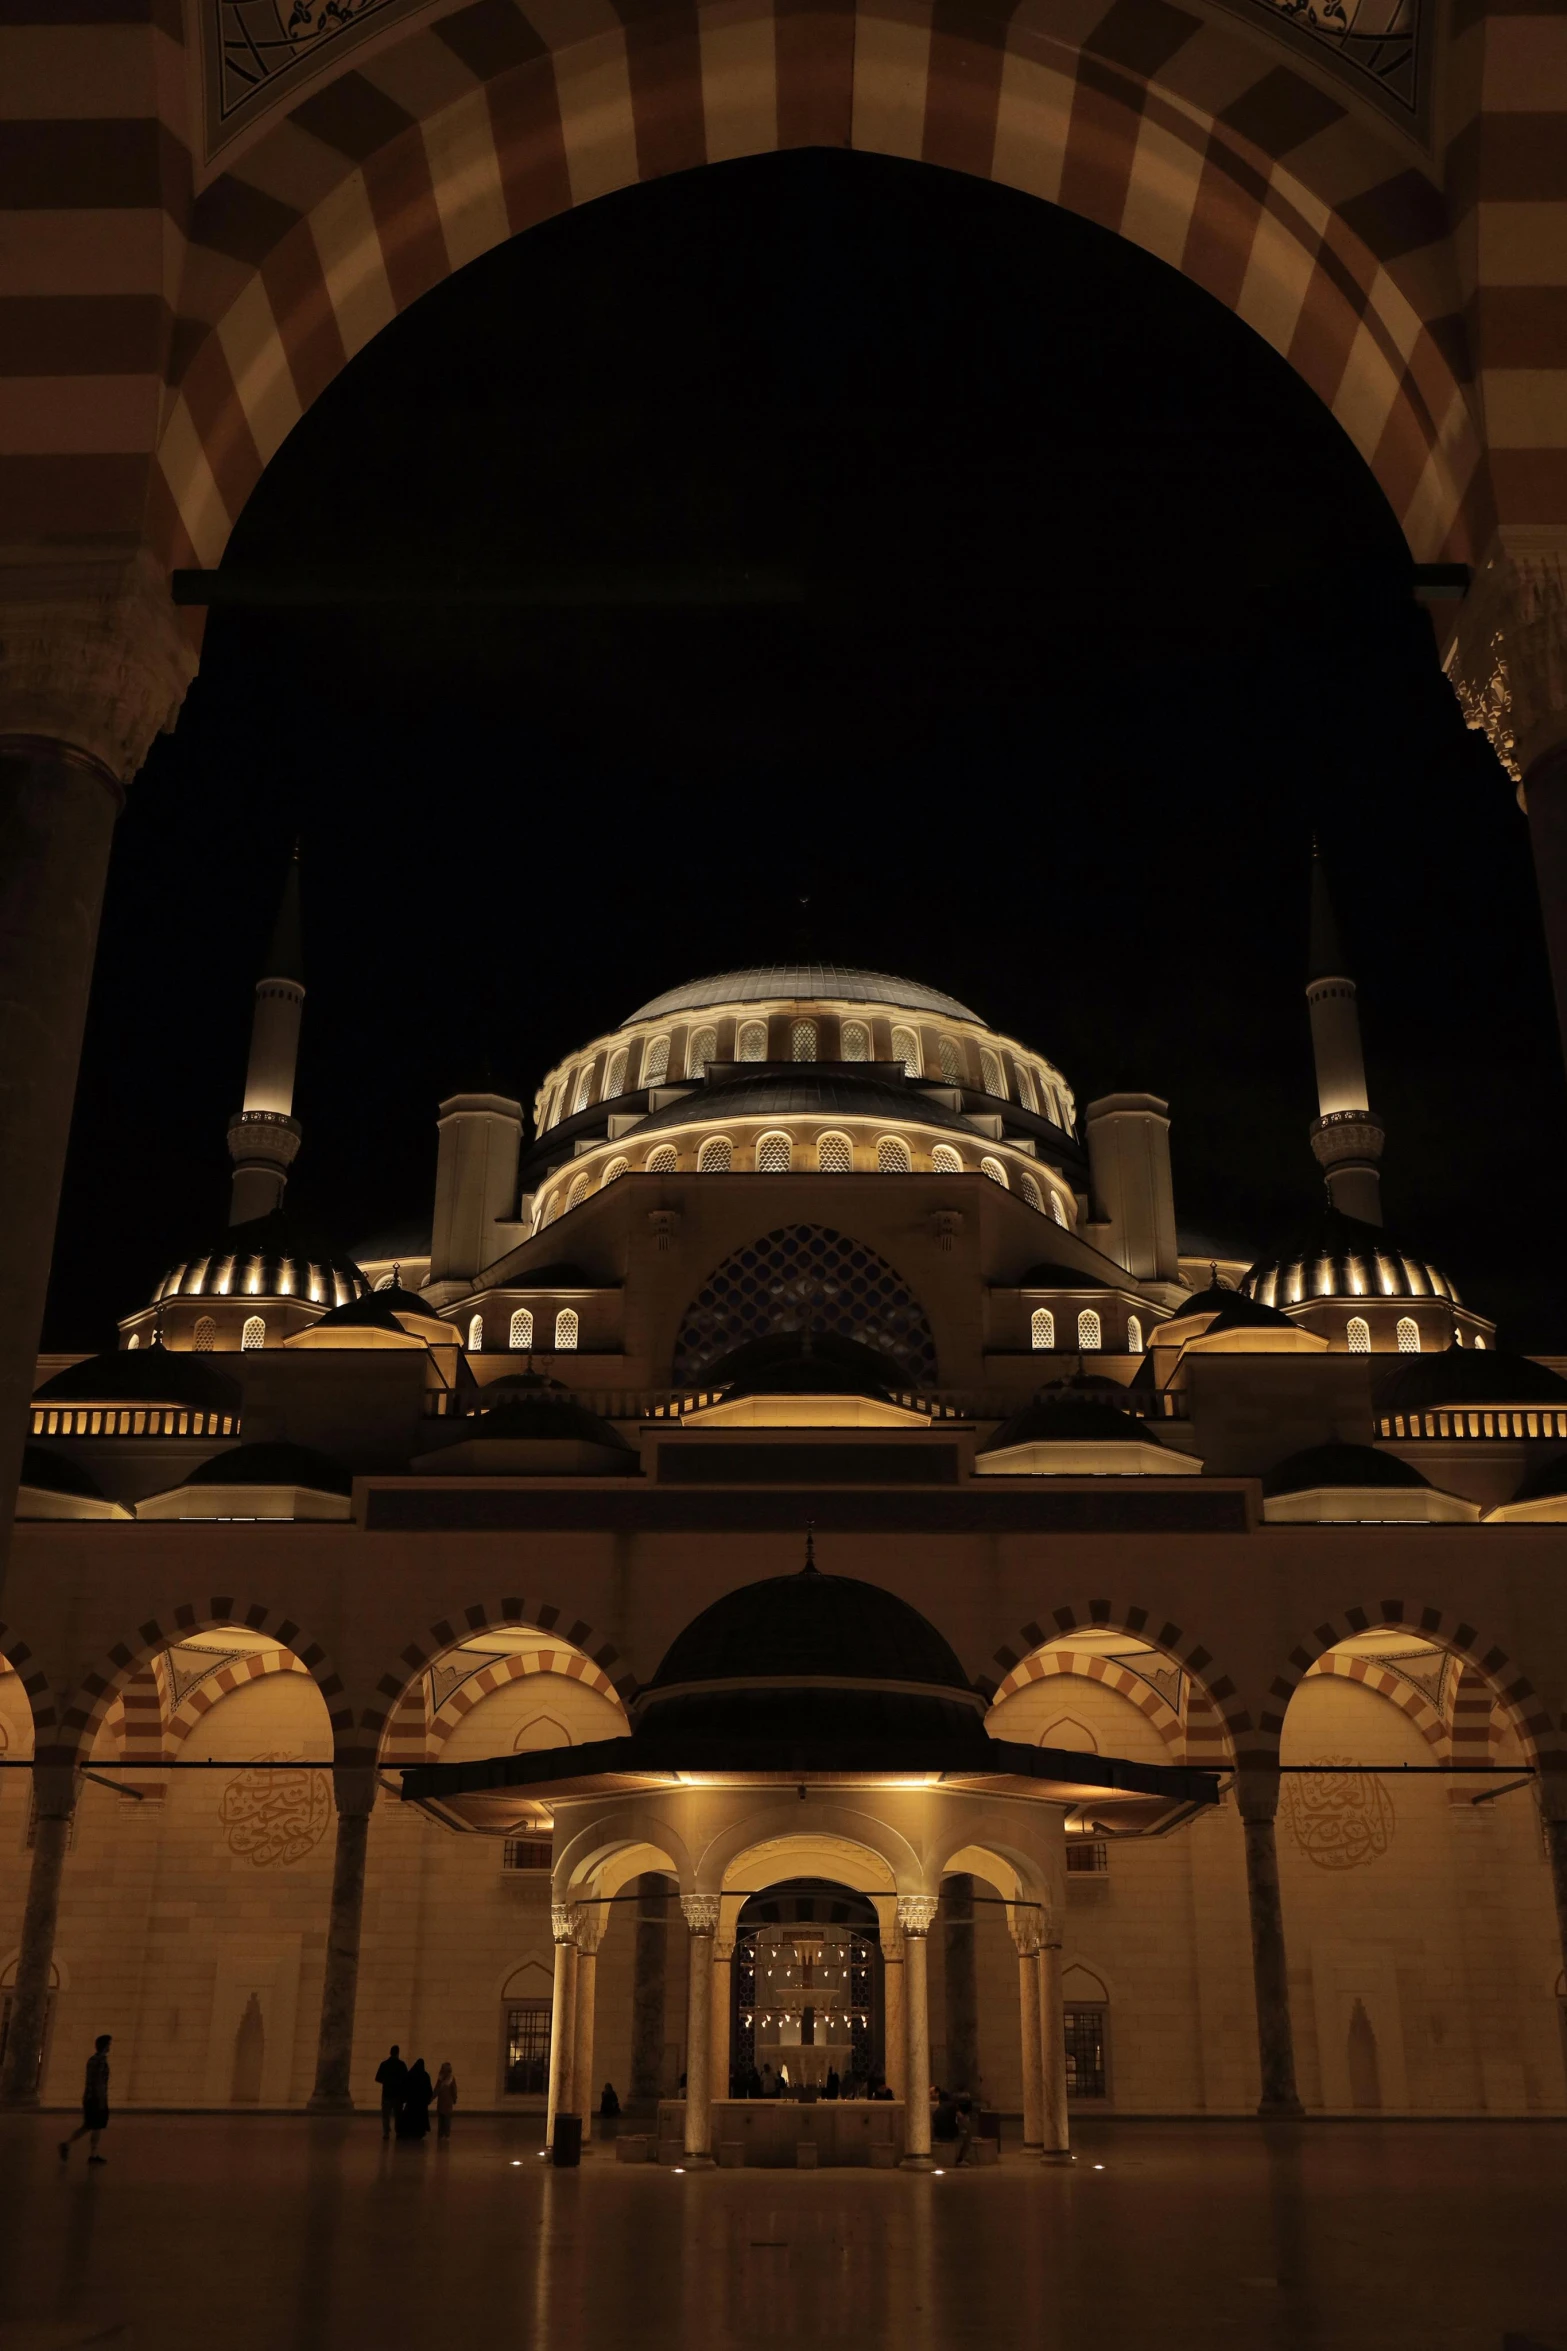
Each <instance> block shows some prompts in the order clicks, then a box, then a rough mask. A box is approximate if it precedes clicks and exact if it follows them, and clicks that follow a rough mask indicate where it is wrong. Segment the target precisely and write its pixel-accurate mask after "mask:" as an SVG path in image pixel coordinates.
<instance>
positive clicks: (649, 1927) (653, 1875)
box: [631, 1870, 669, 2102]
mask: <svg viewBox="0 0 1567 2351" xmlns="http://www.w3.org/2000/svg"><path fill="white" fill-rule="evenodd" d="M668 1955H669V1880H668V1879H667V1878H663V1877H660V1876H659V1875H658V1874H657V1872H656V1871H654V1870H645V1871H644V1872H643V1874H642V1876H641V1877H639V1878H638V1880H637V1945H636V1958H635V1962H634V1973H633V1976H632V1986H631V2095H632V2097H633V2099H635V2100H637V2101H639V2102H645V2101H647V2100H648V2099H656V2098H657V2097H658V2094H659V2092H660V2090H661V2089H662V2088H663V2080H662V2070H663V2063H664V1977H665V1969H666V1965H667V1961H668Z"/></svg>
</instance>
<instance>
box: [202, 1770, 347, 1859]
mask: <svg viewBox="0 0 1567 2351" xmlns="http://www.w3.org/2000/svg"><path fill="white" fill-rule="evenodd" d="M255 1760H256V1762H257V1764H271V1765H273V1766H275V1767H276V1768H274V1769H272V1770H270V1771H260V1770H256V1771H240V1772H236V1773H235V1774H234V1777H233V1778H232V1779H231V1780H230V1781H229V1783H228V1786H227V1787H226V1788H225V1789H224V1791H223V1794H222V1797H221V1799H220V1800H219V1803H218V1818H219V1820H220V1821H221V1822H222V1824H223V1827H224V1829H225V1831H226V1832H227V1836H228V1848H229V1851H230V1852H231V1853H232V1854H233V1855H234V1856H235V1858H236V1859H237V1860H240V1861H248V1862H250V1863H252V1864H253V1866H254V1867H255V1868H257V1869H289V1868H292V1866H293V1864H294V1863H295V1862H296V1861H303V1860H304V1859H305V1857H306V1855H307V1854H310V1853H313V1852H314V1851H315V1849H316V1847H317V1846H318V1845H319V1844H320V1842H321V1840H322V1838H323V1837H324V1836H325V1835H326V1828H327V1822H328V1821H329V1820H330V1819H331V1817H332V1798H331V1794H330V1791H329V1790H328V1788H327V1784H326V1773H325V1772H324V1771H303V1770H301V1769H300V1768H299V1767H298V1765H297V1764H295V1765H294V1766H293V1768H292V1769H290V1768H288V1767H289V1765H290V1763H291V1758H290V1757H289V1756H288V1755H286V1754H269V1755H258V1756H257V1757H256V1758H255Z"/></svg>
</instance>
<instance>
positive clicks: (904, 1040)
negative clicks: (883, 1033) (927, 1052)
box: [892, 1029, 920, 1078]
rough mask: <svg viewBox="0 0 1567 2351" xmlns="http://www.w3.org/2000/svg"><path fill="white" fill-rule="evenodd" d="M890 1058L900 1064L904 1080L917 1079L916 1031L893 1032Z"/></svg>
mask: <svg viewBox="0 0 1567 2351" xmlns="http://www.w3.org/2000/svg"><path fill="white" fill-rule="evenodd" d="M892 1058H893V1060H894V1061H901V1062H902V1064H903V1074H904V1076H905V1077H906V1078H917V1077H918V1076H919V1074H920V1039H919V1031H918V1029H894V1030H893V1032H892Z"/></svg>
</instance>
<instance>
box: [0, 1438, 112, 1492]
mask: <svg viewBox="0 0 1567 2351" xmlns="http://www.w3.org/2000/svg"><path fill="white" fill-rule="evenodd" d="M20 1483H21V1485H22V1486H23V1487H24V1488H26V1487H31V1489H32V1491H33V1492H34V1493H35V1494H70V1495H72V1496H74V1497H76V1498H77V1499H79V1500H81V1501H84V1502H101V1501H102V1500H103V1498H104V1495H103V1488H102V1487H101V1486H100V1485H99V1483H98V1481H97V1479H96V1478H95V1477H92V1476H90V1475H89V1474H88V1472H87V1471H86V1470H85V1469H83V1467H82V1465H81V1463H80V1462H79V1461H68V1460H67V1459H66V1457H65V1455H64V1454H63V1453H51V1452H50V1450H49V1448H48V1446H47V1445H24V1446H23V1447H22V1475H21V1480H20Z"/></svg>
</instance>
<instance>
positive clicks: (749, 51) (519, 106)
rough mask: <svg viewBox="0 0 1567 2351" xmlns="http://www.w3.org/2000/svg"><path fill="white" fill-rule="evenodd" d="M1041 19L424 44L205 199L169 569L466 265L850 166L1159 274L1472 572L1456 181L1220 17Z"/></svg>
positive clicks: (821, 19)
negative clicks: (616, 213)
mask: <svg viewBox="0 0 1567 2351" xmlns="http://www.w3.org/2000/svg"><path fill="white" fill-rule="evenodd" d="M1051 14H1052V17H1053V19H1054V21H1053V22H1050V23H1044V22H1041V21H1040V18H1041V12H1040V11H1039V10H1037V9H1036V8H1033V7H1023V6H1019V7H1016V8H1015V9H1013V10H1012V11H1011V12H1010V13H1008V12H1006V11H1001V12H997V13H994V14H992V13H988V12H985V11H983V10H981V9H980V8H979V7H978V5H977V0H942V5H941V7H939V8H937V9H933V10H931V11H929V12H927V11H925V10H923V9H916V10H912V11H911V10H909V9H907V8H905V7H903V6H902V5H901V4H900V0H860V4H859V5H858V6H856V5H855V4H854V0H822V5H820V6H819V7H816V8H807V9H801V8H800V7H798V6H797V5H795V4H794V0H747V4H746V6H745V7H744V8H743V9H742V10H739V11H737V10H736V9H735V7H734V6H733V5H732V0H707V4H706V5H701V4H700V0H699V4H698V5H696V6H689V7H685V8H682V9H680V10H678V11H676V10H670V11H668V12H667V13H666V12H661V11H660V10H659V9H658V8H657V6H656V5H654V6H651V7H649V8H647V9H643V8H642V7H637V8H635V9H633V8H631V7H628V6H626V5H625V0H620V5H619V6H618V7H613V8H604V9H602V10H596V11H595V12H594V13H593V15H592V17H591V19H590V18H588V17H587V16H586V15H585V14H578V12H577V9H576V7H575V6H574V5H573V0H566V5H565V6H563V7H562V8H560V9H558V10H555V11H551V12H550V13H549V15H548V16H547V17H544V18H542V20H541V18H540V13H539V12H538V11H537V10H535V11H534V14H533V16H531V17H530V16H526V15H524V14H523V12H522V10H521V8H520V7H519V6H517V5H515V4H514V0H475V4H474V5H470V6H467V7H461V8H458V9H456V10H454V11H452V12H450V13H447V14H445V15H443V16H442V17H441V18H440V19H439V20H438V21H436V22H434V23H426V24H423V25H419V26H415V27H413V28H411V29H410V30H409V32H408V33H407V35H406V37H405V38H403V39H402V40H401V41H400V42H398V43H397V44H396V45H395V46H392V47H388V48H384V49H382V50H380V51H379V52H377V53H376V54H374V55H370V56H367V57H366V58H365V59H364V61H363V62H362V63H361V64H359V65H357V66H355V67H352V68H350V69H349V70H347V71H345V72H343V73H341V74H340V75H338V76H337V77H336V79H334V80H332V81H330V82H327V83H326V84H324V85H322V86H319V87H318V88H316V89H315V90H314V91H313V92H312V93H311V94H310V95H308V96H307V97H306V98H304V99H303V100H302V102H301V103H300V104H299V105H297V106H296V107H295V108H294V109H293V111H292V112H291V113H290V114H289V115H288V116H287V117H286V118H285V119H284V120H283V121H282V122H280V123H278V124H277V125H275V126H273V127H272V128H270V129H269V130H268V131H267V132H265V133H264V134H263V135H262V136H261V137H260V138H259V139H258V140H257V141H256V143H255V144H253V145H252V146H250V147H249V148H248V149H247V150H245V151H243V152H241V153H240V154H239V155H238V156H237V158H236V160H235V161H234V163H233V164H232V166H231V167H230V168H229V169H228V170H227V171H224V172H222V173H221V174H220V175H219V176H218V177H217V178H216V179H215V180H214V181H213V182H212V184H211V185H210V186H208V187H207V188H206V189H205V190H204V191H203V193H202V194H201V195H200V196H199V197H198V199H197V200H196V204H195V207H194V212H193V216H192V221H191V244H190V251H189V260H188V265H187V270H186V286H185V293H184V299H183V307H184V310H185V312H186V313H187V315H186V316H184V317H183V318H182V319H181V320H180V321H179V322H178V323H177V325H176V329H175V335H174V343H173V348H174V351H175V352H176V353H178V354H179V355H180V359H181V362H182V364H181V365H180V367H179V369H178V382H177V385H176V387H175V389H174V392H173V396H172V397H171V398H170V399H169V400H168V401H167V402H166V403H165V412H164V424H163V428H162V433H161V439H160V445H159V451H158V468H157V474H156V478H155V481H154V486H153V504H154V530H155V534H156V536H157V538H158V540H159V543H160V551H161V552H162V553H164V554H165V555H166V557H167V558H168V559H169V560H170V561H172V562H176V563H179V562H186V563H188V562H192V561H194V562H197V563H201V564H215V563H216V562H217V561H218V559H219V557H220V556H221V554H222V552H223V548H224V545H225V543H226V541H227V538H228V534H229V531H230V529H231V527H232V525H233V523H234V521H235V519H236V517H237V516H238V514H239V513H240V511H241V509H242V508H243V506H244V504H245V501H246V499H247V498H248V497H249V495H250V493H251V491H252V490H253V489H254V487H255V484H256V482H257V480H258V479H259V478H260V475H261V472H262V470H263V468H264V467H265V465H266V464H267V462H268V460H269V459H270V458H271V456H272V455H273V453H274V452H275V451H276V449H277V448H278V446H279V444H280V443H281V442H282V440H283V439H284V437H285V436H286V434H287V433H288V432H289V431H290V429H291V428H292V426H293V425H294V424H295V423H296V422H297V421H298V419H299V417H300V416H301V415H302V414H303V412H304V410H305V409H306V408H308V407H309V405H310V404H311V402H312V401H313V400H315V399H316V398H317V396H318V395H319V394H320V392H321V391H322V390H323V389H324V387H325V386H326V385H327V384H328V383H329V382H330V381H331V380H332V378H333V377H334V376H335V375H336V374H337V373H338V371H339V370H340V369H341V368H342V367H343V366H344V365H345V363H346V362H347V360H348V359H350V358H351V357H352V356H353V355H354V353H355V352H357V351H359V350H360V349H362V348H363V346H364V345H365V344H366V343H367V342H368V341H369V340H370V338H371V337H372V336H373V335H374V334H376V333H377V332H378V331H379V329H380V328H382V327H383V326H385V325H386V324H387V323H388V322H389V321H390V320H391V319H392V318H394V317H396V316H397V314H398V313H399V312H401V311H402V310H404V309H406V308H407V307H408V306H409V304H411V303H412V302H414V301H416V300H417V299H418V298H419V296H420V295H421V294H424V293H426V292H427V291H428V290H429V289H430V288H431V287H433V286H435V285H437V284H439V283H440V282H441V281H442V280H443V279H444V278H445V277H447V276H448V275H449V274H450V273H451V272H452V271H453V270H456V269H459V268H461V267H462V266H463V265H464V264H465V263H467V262H469V261H472V260H474V259H476V258H477V257H478V256H479V255H480V254H483V253H485V252H487V251H489V250H490V249H491V248H492V247H494V246H496V245H498V244H500V243H502V242H503V241H504V240H506V239H507V238H509V237H512V236H514V235H516V234H518V233H519V232H520V231H522V230H524V229H526V228H529V227H531V226H533V225H534V224H535V223H537V222H539V221H542V220H546V219H549V218H551V217H553V216H555V215H557V214H559V213H562V212H565V211H567V210H569V209H571V208H572V207H573V206H575V205H577V204H581V203H584V202H587V201H589V200H590V199H592V198H593V197H596V196H600V195H604V194H607V193H610V192H611V191H613V190H617V189H622V188H626V187H630V186H633V185H636V184H638V183H639V182H642V181H645V180H652V179H657V178H660V177H662V176H664V175H665V174H667V173H670V172H675V171H685V170H688V169H691V168H693V167H695V166H697V165H699V164H703V163H708V162H721V161H725V160H729V159H733V158H736V157H740V156H750V155H761V154H767V153H773V152H777V151H779V150H782V149H788V148H795V147H810V146H831V147H838V148H842V147H850V148H854V149H858V150H860V151H862V152H865V153H872V154H881V155H889V156H902V157H906V158H909V159H911V160H919V161H924V162H927V163H931V164H936V165H940V166H943V167H945V168H947V169H950V170H954V171H962V172H965V173H968V174H971V175H973V176H975V177H978V178H982V179H990V180H994V181H995V182H997V183H998V184H1001V185H1005V186H1009V187H1013V188H1016V189H1019V190H1022V191H1024V192H1026V193H1030V194H1033V195H1036V196H1039V197H1041V198H1043V199H1045V200H1046V201H1048V202H1050V203H1054V204H1059V205H1061V206H1063V207H1064V208H1065V209H1067V210H1069V211H1072V212H1075V213H1077V214H1079V215H1080V216H1082V217H1083V218H1085V219H1089V220H1092V221H1094V222H1096V223H1098V224H1099V225H1101V226H1103V227H1105V228H1108V229H1110V230H1112V231H1114V232H1116V233H1118V234H1120V235H1122V236H1124V237H1126V238H1128V239H1130V240H1131V241H1132V242H1134V243H1136V244H1139V245H1141V246H1142V247H1143V248H1144V249H1145V250H1147V251H1149V252H1151V253H1153V254H1154V255H1155V256H1156V257H1158V258H1159V259H1161V260H1164V261H1166V262H1168V263H1169V264H1171V265H1172V266H1173V267H1175V268H1176V269H1179V270H1180V271H1182V272H1183V274H1184V275H1186V276H1187V277H1189V278H1191V279H1192V281H1193V282H1194V283H1195V284H1197V285H1199V286H1201V287H1203V288H1204V289H1205V290H1206V291H1207V292H1209V293H1210V294H1212V295H1214V296H1215V297H1216V298H1217V299H1218V300H1219V301H1221V302H1223V303H1224V304H1225V305H1226V306H1227V307H1228V308H1230V309H1232V310H1233V311H1234V312H1235V314H1236V315H1237V317H1239V318H1241V319H1242V320H1244V321H1245V322H1246V323H1247V324H1248V325H1250V326H1251V327H1253V328H1254V329H1255V330H1256V332H1257V333H1259V334H1260V335H1262V336H1263V337H1264V339H1265V340H1266V341H1268V342H1269V343H1270V344H1271V345H1272V346H1273V348H1274V349H1275V350H1276V351H1278V352H1279V353H1280V354H1281V356H1283V357H1284V358H1285V359H1286V360H1287V361H1288V362H1289V364H1290V365H1292V366H1293V367H1294V368H1295V369H1296V370H1297V372H1298V373H1299V374H1300V375H1301V376H1302V378H1303V379H1304V380H1305V381H1306V382H1307V383H1308V384H1310V385H1311V387H1312V389H1313V390H1315V391H1316V392H1317V393H1318V394H1319V396H1320V397H1321V398H1322V400H1323V401H1324V402H1325V403H1326V404H1327V406H1328V407H1329V408H1330V409H1331V410H1332V412H1333V414H1334V415H1335V416H1336V417H1337V419H1338V420H1339V422H1340V423H1341V424H1342V425H1343V427H1344V428H1345V430H1346V432H1347V433H1348V435H1349V437H1350V439H1351V441H1352V442H1353V443H1354V445H1355V446H1356V448H1357V449H1358V450H1359V451H1360V453H1361V455H1362V456H1363V457H1364V459H1365V461H1366V463H1367V464H1368V465H1369V466H1370V467H1371V468H1372V470H1373V472H1374V473H1375V475H1376V477H1377V479H1378V480H1379V482H1380V483H1381V485H1382V487H1383V490H1384V491H1385V493H1386V495H1387V498H1388V500H1389V503H1390V504H1391V506H1392V508H1393V511H1394V512H1395V514H1396V515H1397V516H1398V518H1399V520H1400V522H1401V524H1402V526H1403V529H1404V532H1405V536H1406V538H1407V540H1408V542H1409V545H1410V547H1411V550H1412V552H1413V554H1414V555H1415V557H1416V558H1417V559H1431V558H1433V557H1436V556H1439V555H1448V556H1461V555H1464V554H1467V553H1469V552H1471V551H1472V550H1473V548H1474V547H1475V545H1476V544H1477V543H1478V541H1479V540H1480V538H1481V537H1483V535H1484V529H1485V526H1486V524H1487V522H1488V519H1489V510H1488V508H1487V509H1486V510H1485V511H1484V512H1481V511H1480V508H1481V505H1482V502H1483V500H1484V499H1485V498H1486V497H1487V496H1488V495H1489V493H1488V491H1487V490H1486V489H1485V488H1484V486H1483V485H1484V483H1485V475H1484V471H1483V468H1481V467H1480V464H1479V460H1480V454H1481V452H1480V446H1479V442H1478V439H1477V434H1476V427H1475V423H1474V419H1473V417H1472V415H1471V412H1470V407H1469V403H1468V398H1467V395H1466V389H1465V386H1466V381H1467V361H1466V359H1465V357H1464V353H1465V351H1466V349H1467V342H1466V334H1465V329H1464V326H1463V323H1462V319H1461V316H1460V311H1461V302H1460V296H1459V292H1458V287H1457V282H1456V275H1455V265H1454V262H1453V258H1452V254H1451V251H1450V248H1449V246H1448V244H1447V242H1446V238H1445V221H1444V216H1443V206H1442V197H1441V193H1440V191H1439V189H1438V188H1437V187H1436V186H1435V185H1434V184H1433V183H1432V182H1430V181H1428V180H1427V179H1425V178H1424V177H1423V176H1422V175H1421V174H1420V173H1419V172H1418V171H1416V170H1415V169H1413V168H1412V167H1411V166H1410V165H1409V163H1408V160H1407V156H1406V154H1405V151H1404V150H1403V148H1402V147H1401V146H1400V145H1397V144H1395V143H1393V142H1391V141H1389V140H1388V139H1387V138H1385V137H1384V136H1382V135H1381V134H1380V133H1378V132H1377V131H1374V130H1373V129H1372V128H1371V127H1370V126H1369V124H1368V123H1367V122H1366V121H1364V120H1363V119H1362V118H1360V117H1358V116H1356V115H1355V114H1353V113H1352V112H1351V111H1350V109H1349V108H1348V107H1346V106H1344V105H1342V104H1340V103H1339V102H1338V101H1337V100H1335V99H1334V98H1332V97H1330V96H1328V95H1327V94H1326V92H1325V91H1324V90H1322V89H1321V88H1319V87H1318V86H1317V85H1316V84H1315V83H1312V82H1309V81H1307V80H1305V79H1304V78H1303V77H1302V76H1300V75H1298V74H1296V73H1294V72H1293V71H1292V70H1291V69H1290V67H1289V66H1288V65H1287V64H1286V63H1284V62H1283V60H1282V56H1281V54H1280V53H1278V52H1274V51H1271V50H1270V49H1269V48H1268V46H1267V45H1266V44H1265V43H1263V42H1261V41H1250V40H1247V39H1246V38H1244V37H1243V36H1242V35H1241V34H1240V33H1238V32H1237V31H1236V30H1235V29H1234V28H1233V27H1231V26H1228V25H1226V24H1225V23H1224V22H1223V21H1222V20H1221V19H1218V18H1216V17H1206V16H1199V15H1197V14H1194V13H1190V12H1188V11H1186V10H1184V9H1182V8H1180V7H1178V6H1175V5H1172V4H1171V0H1084V4H1083V5H1081V6H1076V7H1072V8H1070V9H1068V8H1066V7H1064V6H1063V7H1060V8H1058V9H1055V10H1053V11H1052V12H1051ZM541 21H542V22H543V24H544V25H546V26H547V28H548V29H547V30H540V29H539V25H540V22H541ZM1471 508H1473V509H1474V511H1472V512H1471V511H1469V509H1471Z"/></svg>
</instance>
